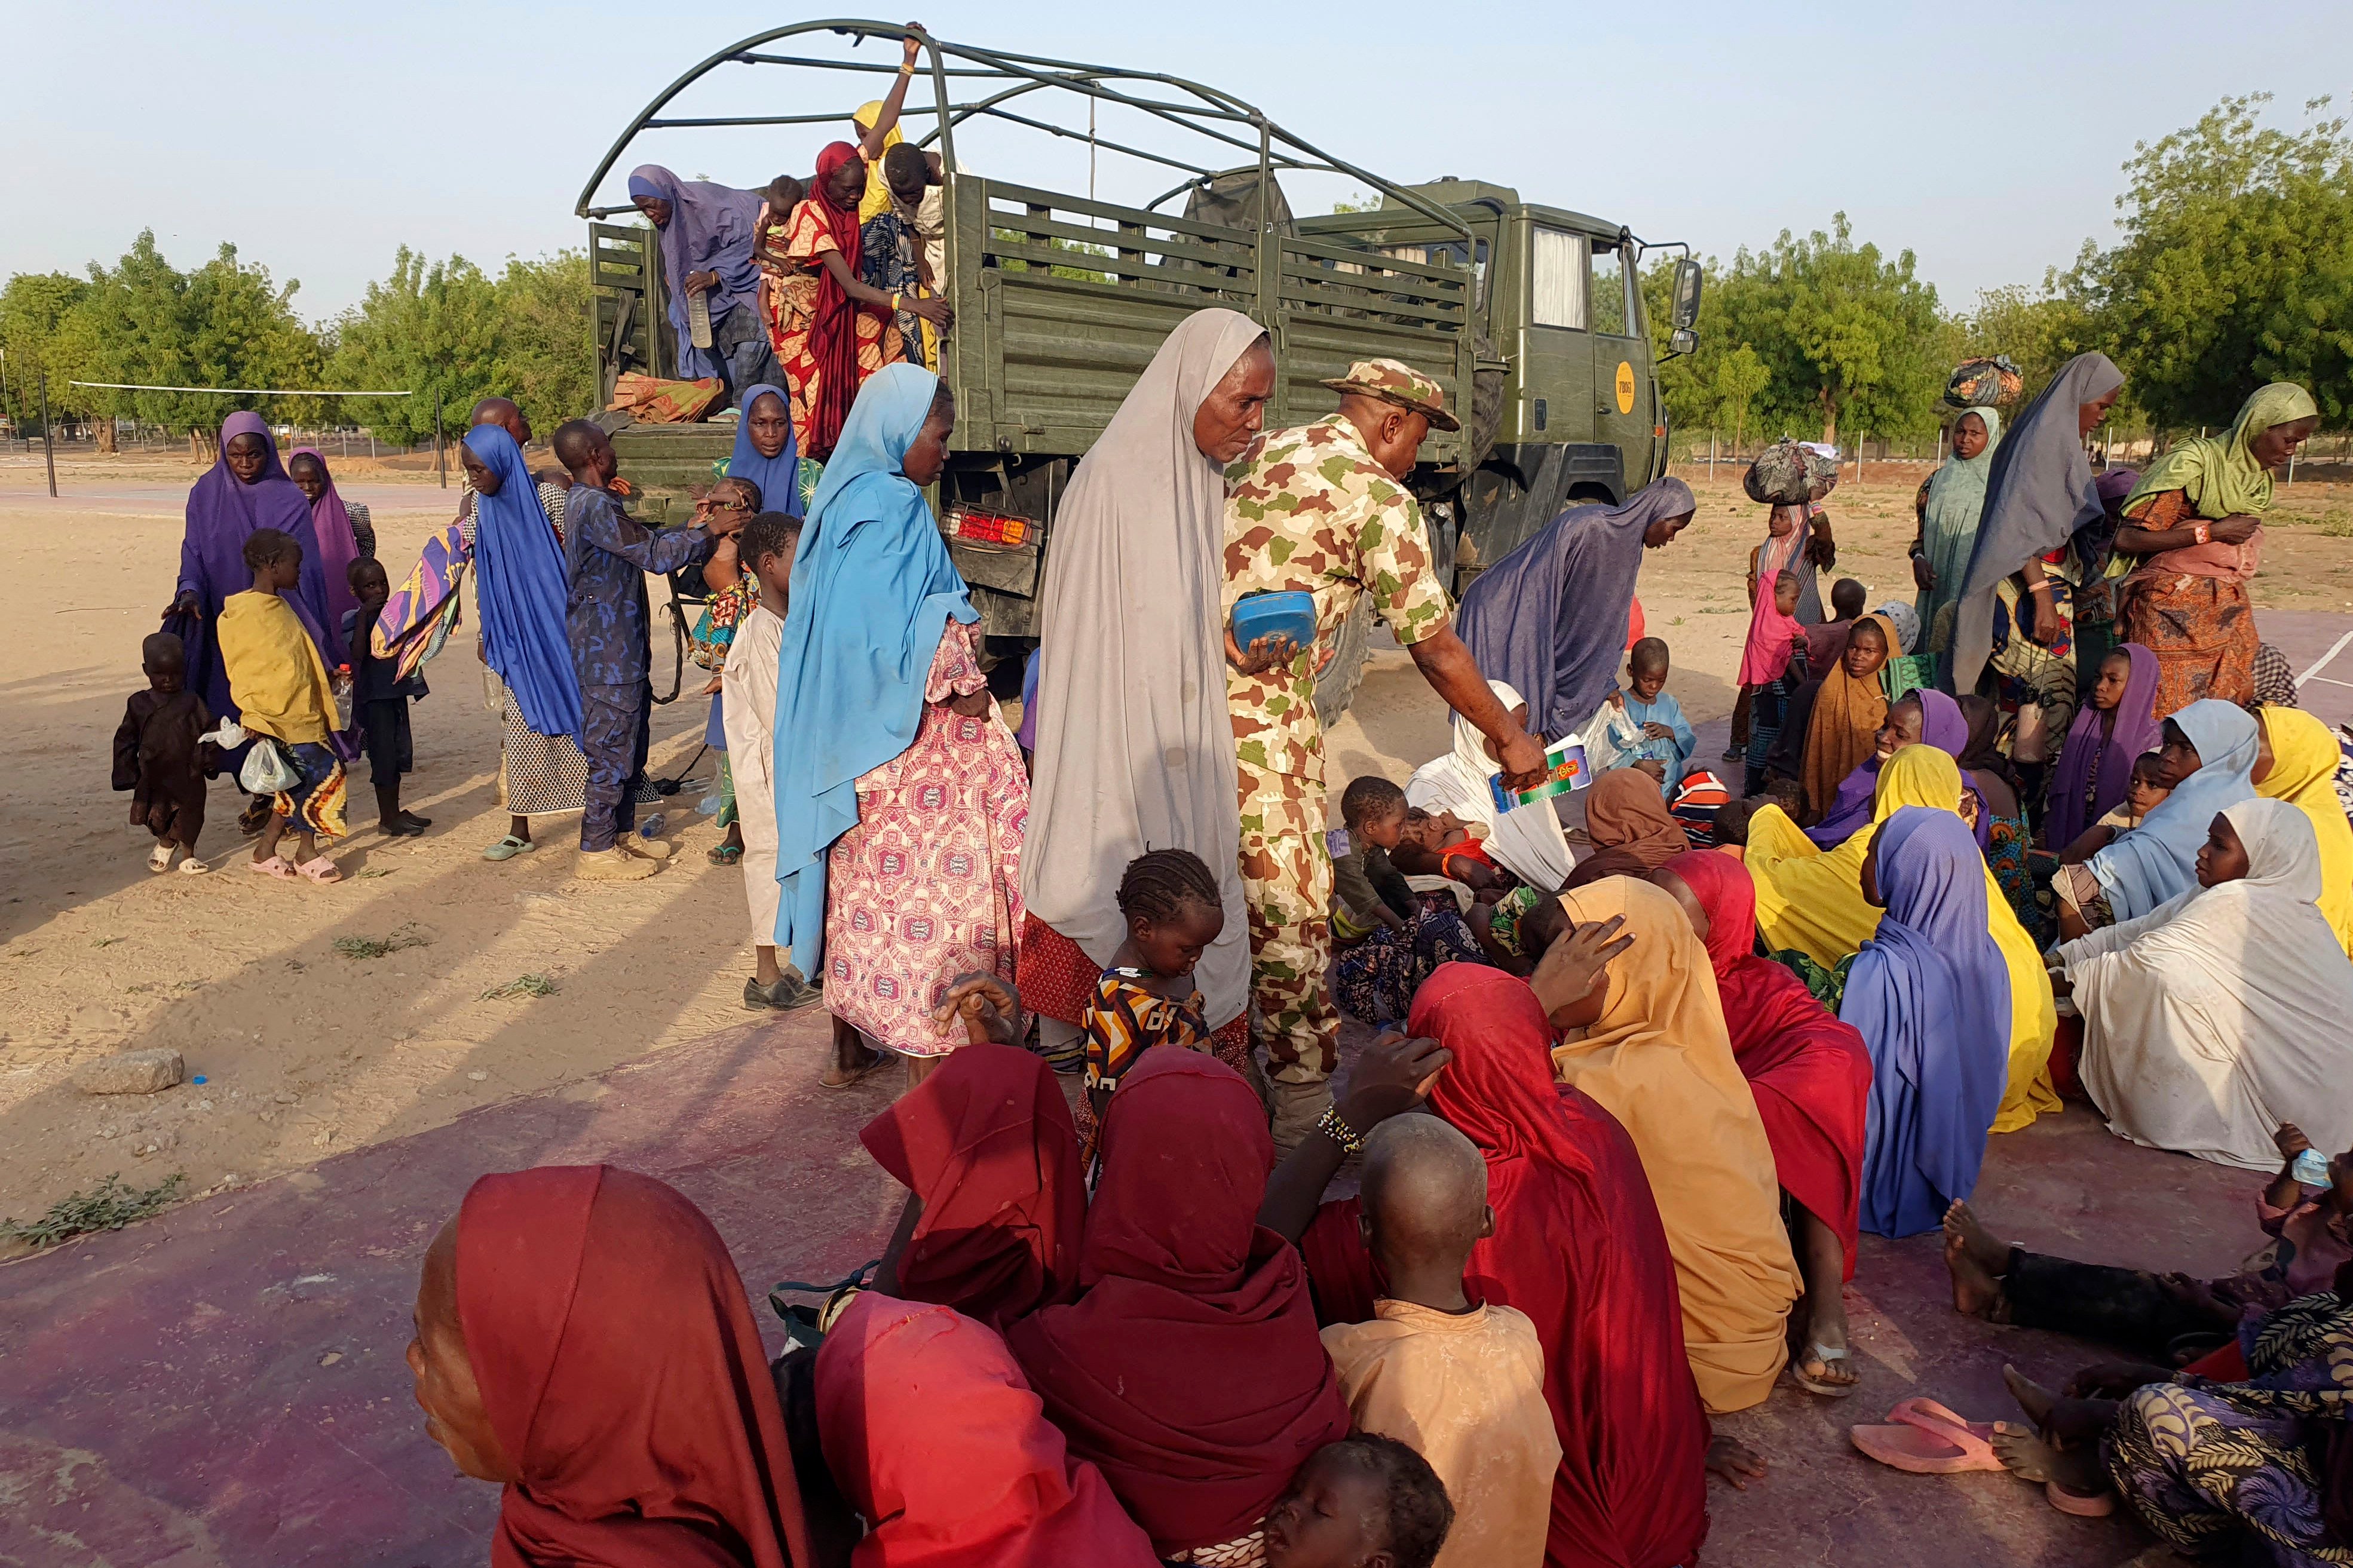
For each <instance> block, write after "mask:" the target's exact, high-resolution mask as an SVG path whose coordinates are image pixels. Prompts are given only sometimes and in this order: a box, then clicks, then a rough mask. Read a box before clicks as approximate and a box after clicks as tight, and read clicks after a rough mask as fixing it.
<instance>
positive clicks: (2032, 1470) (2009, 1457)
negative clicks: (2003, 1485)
mask: <svg viewBox="0 0 2353 1568" xmlns="http://www.w3.org/2000/svg"><path fill="white" fill-rule="evenodd" d="M1991 1441H1992V1447H1993V1455H1994V1458H1997V1459H2000V1461H2001V1462H2002V1467H2003V1468H2005V1469H2007V1470H2009V1471H2010V1474H2011V1475H2013V1476H2016V1477H2017V1478H2018V1479H2020V1480H2021V1481H2037V1482H2047V1481H2056V1482H2057V1483H2059V1485H2060V1486H2061V1487H2062V1488H2063V1489H2065V1490H2067V1491H2071V1492H2073V1493H2075V1494H2076V1495H2077V1496H2079V1497H2095V1496H2097V1495H2098V1494H2100V1493H2102V1492H2105V1491H2106V1490H2107V1489H2108V1472H2107V1470H2106V1468H2105V1467H2104V1466H2102V1465H2101V1463H2100V1452H2099V1450H2098V1449H2097V1448H2095V1447H2080V1448H2058V1447H2052V1445H2050V1444H2048V1443H2046V1442H2044V1441H2043V1440H2042V1438H2040V1437H2038V1436H2035V1435H2034V1434H2033V1433H2031V1432H2030V1431H2027V1430H2026V1429H2025V1428H2023V1427H2021V1426H2012V1425H2011V1424H2010V1422H2007V1421H1997V1422H1995V1423H1994V1428H1993V1437H1992V1440H1991Z"/></svg>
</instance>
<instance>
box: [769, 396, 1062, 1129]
mask: <svg viewBox="0 0 2353 1568" xmlns="http://www.w3.org/2000/svg"><path fill="white" fill-rule="evenodd" d="M954 426H955V403H954V401H953V400H952V399H951V398H950V397H949V395H948V393H947V388H946V387H945V386H944V385H942V384H941V383H940V380H939V378H938V377H937V376H935V375H934V374H931V373H930V372H929V371H926V370H923V369H920V368H918V367H917V366H914V365H911V364H903V363H902V364H892V365H885V366H884V367H883V368H882V369H881V370H880V371H878V372H876V373H875V374H873V375H872V376H871V377H870V378H868V380H867V383H866V384H865V385H864V386H863V387H862V388H860V391H859V394H858V401H857V403H856V405H854V406H852V407H851V409H850V411H849V418H848V419H847V420H846V421H845V422H844V423H843V426H842V431H841V437H840V439H839V441H838V442H837V443H836V445H835V447H834V449H833V456H832V457H831V458H828V460H827V462H826V465H825V478H824V479H823V481H822V482H821V483H819V484H818V489H817V494H816V496H815V497H814V498H813V499H812V500H811V502H810V505H809V512H808V525H807V527H806V528H804V529H803V530H802V531H801V542H800V548H799V551H798V552H797V554H796V556H795V558H794V561H793V584H792V603H791V605H790V607H789V609H788V610H787V611H786V616H785V631H784V645H783V647H782V649H781V650H780V652H779V654H778V657H777V679H776V838H777V845H776V880H777V881H778V883H779V884H781V887H782V895H781V898H780V900H779V904H778V910H777V915H776V946H777V947H778V948H779V949H791V950H792V956H793V958H794V960H795V962H796V963H798V964H799V965H800V966H801V967H802V968H803V969H805V970H806V971H807V973H810V974H811V975H815V974H818V973H822V974H823V975H824V990H825V1000H826V1005H827V1007H828V1009H830V1010H831V1012H832V1013H833V1016H834V1059H833V1062H832V1064H831V1066H830V1067H829V1068H828V1070H827V1073H826V1076H825V1079H823V1081H824V1082H825V1083H826V1084H827V1085H828V1087H839V1086H840V1085H842V1084H846V1083H849V1082H852V1081H855V1079H858V1078H860V1077H862V1076H863V1075H864V1074H865V1073H866V1072H868V1071H871V1069H872V1068H875V1067H877V1066H879V1065H881V1062H883V1061H884V1060H887V1059H888V1058H885V1057H880V1056H877V1055H875V1054H874V1053H872V1052H871V1051H870V1050H869V1049H868V1048H867V1047H866V1045H865V1044H864V1043H863V1042H861V1040H860V1036H863V1037H865V1039H866V1040H868V1041H871V1042H873V1043H874V1044H878V1045H881V1046H883V1047H887V1048H888V1049H889V1050H890V1051H891V1052H893V1053H896V1054H897V1055H900V1056H902V1057H905V1058H908V1064H909V1071H908V1076H909V1079H910V1081H911V1083H913V1082H914V1081H920V1079H921V1078H922V1076H923V1071H924V1070H926V1069H925V1068H924V1064H925V1063H927V1062H929V1061H932V1060H934V1059H936V1058H939V1057H942V1056H944V1055H946V1054H947V1053H948V1052H949V1051H950V1050H952V1049H954V1048H955V1045H956V1044H958V1043H961V1042H960V1040H958V1041H952V1040H950V1039H949V1038H948V1037H945V1036H944V1035H943V1034H942V1033H940V1031H939V1029H938V1028H937V1026H935V1025H934V1022H933V1018H932V1010H933V1009H934V1007H936V1006H937V1005H939V1003H940V1002H941V1000H942V998H943V997H944V995H945V994H946V992H947V988H948V984H949V983H950V982H951V981H953V980H955V978H956V977H957V976H958V975H960V974H964V973H971V972H977V973H985V974H996V975H997V976H999V977H1000V978H1002V979H1004V980H1006V981H1008V983H1009V982H1010V981H1011V980H1012V978H1013V959H1014V942H1015V933H1016V932H1017V931H1019V929H1020V926H1021V874H1020V859H1021V838H1022V831H1023V828H1024V826H1025V825H1026V823H1027V821H1028V818H1029V783H1028V779H1027V775H1026V774H1025V773H1023V771H1022V767H1021V753H1020V751H1019V749H1018V747H1017V746H1016V745H1015V744H1014V740H1013V732H1012V731H1010V730H1008V729H1007V728H1006V726H1005V722H1004V721H1003V720H1002V719H1000V718H999V717H998V716H997V704H996V702H995V700H993V699H992V698H991V697H990V696H989V692H988V682H987V678H986V677H985V676H984V675H983V674H982V671H981V662H980V637H979V630H978V622H979V618H980V617H979V616H978V614H977V613H976V612H975V611H974V609H973V607H972V603H971V600H970V599H969V597H968V596H967V595H966V594H965V584H964V579H963V578H962V577H961V576H959V575H957V574H956V569H955V564H954V563H952V562H951V561H950V560H949V559H948V552H947V545H946V542H945V541H944V540H943V539H942V538H941V536H940V531H939V524H938V523H937V522H936V521H934V518H933V515H932V509H931V507H930V505H929V504H928V503H927V502H926V501H925V500H924V499H923V489H924V488H926V487H928V486H929V485H931V484H933V483H934V482H935V481H936V480H937V479H938V478H939V475H940V470H941V468H943V467H944V464H945V461H946V455H947V439H948V433H949V431H950V430H951V429H952V428H953V427H954ZM820 964H822V969H820Z"/></svg>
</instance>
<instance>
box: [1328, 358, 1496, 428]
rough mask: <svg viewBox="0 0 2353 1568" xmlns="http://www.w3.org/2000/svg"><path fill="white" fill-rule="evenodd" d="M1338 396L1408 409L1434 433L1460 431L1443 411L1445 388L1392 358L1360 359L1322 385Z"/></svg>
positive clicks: (1460, 422)
mask: <svg viewBox="0 0 2353 1568" xmlns="http://www.w3.org/2000/svg"><path fill="white" fill-rule="evenodd" d="M1324 385H1325V386H1328V387H1330V388H1331V389H1332V390H1333V391H1335V392H1337V393H1342V394H1346V393H1352V392H1353V393H1357V394H1360V395H1363V396H1366V397H1377V398H1379V399H1380V400H1381V401H1382V402H1384V403H1394V404H1396V405H1398V407H1399V408H1405V409H1410V410H1411V411H1412V412H1414V413H1416V414H1419V415H1420V416H1422V417H1423V418H1425V419H1427V420H1429V421H1430V428H1432V429H1434V430H1460V429H1461V428H1462V421H1461V420H1460V419H1457V418H1456V417H1454V416H1453V415H1451V414H1449V413H1448V412H1447V411H1446V389H1445V388H1444V387H1441V386H1440V385H1439V384H1438V383H1436V382H1434V381H1432V380H1430V377H1428V376H1426V375H1424V374H1421V372H1419V371H1418V370H1416V369H1414V368H1413V367H1412V366H1411V365H1409V364H1400V363H1398V362H1397V361H1396V360H1393V359H1360V360H1358V361H1357V362H1356V363H1354V364H1352V365H1350V366H1349V367H1348V374H1345V375H1342V376H1335V377H1334V378H1333V379H1331V380H1330V381H1327V382H1325V383H1324Z"/></svg>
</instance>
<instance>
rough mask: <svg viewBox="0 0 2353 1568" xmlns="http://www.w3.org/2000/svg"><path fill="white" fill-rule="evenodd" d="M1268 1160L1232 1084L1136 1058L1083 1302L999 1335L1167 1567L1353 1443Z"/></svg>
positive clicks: (1110, 1124)
mask: <svg viewBox="0 0 2353 1568" xmlns="http://www.w3.org/2000/svg"><path fill="white" fill-rule="evenodd" d="M1273 1163H1274V1145H1273V1142H1272V1141H1271V1139H1270V1138H1269V1136H1268V1134H1267V1126H1266V1112H1265V1110H1264V1109H1263V1108H1262V1107H1261V1104H1260V1102H1259V1098H1258V1096H1257V1095H1256V1094H1255V1093H1254V1092H1252V1090H1251V1089H1250V1086H1249V1085H1248V1084H1246V1083H1244V1082H1243V1081H1242V1079H1241V1076H1240V1074H1239V1073H1237V1072H1235V1071H1234V1070H1233V1068H1229V1067H1227V1066H1226V1065H1225V1064H1224V1063H1222V1062H1219V1060H1217V1059H1216V1058H1213V1057H1208V1056H1203V1055H1201V1054H1199V1053H1198V1052H1194V1051H1180V1050H1154V1051H1147V1052H1145V1055H1144V1058H1143V1061H1142V1062H1141V1064H1140V1065H1139V1066H1137V1067H1136V1068H1134V1070H1133V1071H1131V1072H1130V1073H1129V1074H1128V1075H1127V1076H1126V1077H1125V1078H1124V1079H1122V1080H1121V1082H1120V1086H1119V1092H1118V1093H1117V1094H1114V1095H1113V1096H1112V1099H1111V1107H1110V1110H1109V1111H1108V1112H1107V1113H1106V1114H1105V1116H1104V1118H1103V1175H1102V1177H1101V1179H1100V1180H1099V1182H1098V1183H1097V1184H1096V1187H1095V1194H1094V1202H1093V1204H1092V1205H1091V1206H1090V1207H1089V1209H1088V1210H1087V1217H1086V1227H1085V1232H1084V1235H1083V1236H1082V1239H1081V1241H1080V1244H1079V1285H1080V1289H1081V1294H1080V1296H1079V1298H1078V1300H1076V1301H1074V1302H1072V1303H1071V1304H1070V1305H1068V1306H1051V1307H1046V1308H1044V1309H1042V1310H1039V1311H1037V1312H1035V1313H1032V1314H1031V1315H1030V1316H1029V1317H1027V1318H1025V1319H1023V1320H1021V1321H1019V1322H1017V1323H1015V1324H1014V1325H1013V1326H1012V1327H1011V1328H1010V1329H1009V1330H1008V1331H1007V1333H1006V1342H1007V1343H1008V1345H1009V1346H1010V1347H1011V1349H1012V1351H1013V1353H1014V1356H1015V1357H1016V1358H1017V1359H1018V1361H1019V1362H1020V1363H1021V1367H1022V1370H1023V1371H1024V1372H1025V1373H1027V1374H1028V1375H1029V1383H1030V1385H1031V1386H1032V1387H1033V1388H1035V1389H1036V1390H1037V1391H1038V1394H1039V1397H1040V1398H1041V1399H1042V1400H1043V1401H1044V1402H1045V1407H1046V1414H1047V1415H1048V1416H1049V1417H1050V1419H1051V1420H1052V1421H1053V1422H1054V1424H1055V1425H1056V1426H1060V1428H1061V1429H1062V1430H1063V1432H1064V1433H1066V1434H1067V1435H1068V1436H1069V1437H1070V1447H1071V1454H1072V1455H1074V1456H1075V1457H1077V1458H1082V1459H1087V1460H1091V1461H1092V1462H1093V1463H1094V1464H1095V1465H1096V1466H1097V1467H1098V1468H1101V1469H1102V1471H1103V1477H1104V1479H1106V1480H1108V1481H1109V1482H1110V1483H1111V1489H1112V1492H1113V1495H1114V1496H1116V1497H1117V1498H1118V1499H1119V1500H1120V1501H1121V1503H1123V1504H1124V1505H1125V1507H1126V1509H1127V1511H1128V1512H1129V1513H1130V1514H1131V1515H1132V1516H1134V1520H1135V1521H1136V1522H1137V1523H1138V1524H1140V1525H1142V1526H1143V1527H1144V1529H1145V1533H1146V1534H1148V1535H1150V1536H1151V1538H1152V1543H1153V1547H1154V1550H1155V1551H1156V1552H1158V1553H1159V1554H1160V1555H1161V1556H1162V1557H1164V1558H1180V1559H1181V1556H1182V1554H1184V1553H1187V1552H1193V1551H1195V1550H1197V1549H1199V1548H1203V1547H1210V1546H1218V1545H1223V1544H1225V1543H1227V1542H1237V1541H1240V1540H1243V1539H1245V1538H1247V1537H1249V1536H1250V1535H1251V1534H1253V1533H1254V1532H1255V1531H1257V1530H1258V1528H1259V1523H1260V1521H1261V1520H1263V1519H1264V1518H1265V1517H1266V1511H1267V1510H1268V1509H1269V1508H1270V1507H1271V1506H1272V1505H1273V1504H1274V1502H1275V1500H1277V1499H1279V1498H1280V1497H1282V1494H1283V1492H1284V1490H1285V1489H1287V1488H1288V1487H1289V1486H1290V1484H1291V1478H1292V1475H1293V1472H1294V1471H1296V1470H1297V1469H1298V1468H1299V1467H1300V1465H1301V1464H1303V1462H1304V1461H1305V1460H1306V1458H1307V1457H1308V1456H1309V1455H1311V1454H1313V1453H1314V1452H1315V1450H1316V1449H1318V1448H1320V1447H1323V1446H1324V1444H1326V1443H1330V1442H1334V1441H1336V1440H1337V1439H1339V1438H1341V1437H1344V1436H1347V1433H1348V1406H1347V1403H1346V1401H1345V1400H1344V1399H1342V1398H1341V1396H1340V1385H1339V1382H1338V1379H1337V1378H1336V1377H1335V1375H1334V1373H1333V1371H1332V1362H1331V1358H1330V1357H1328V1356H1326V1355H1325V1354H1324V1345H1323V1342H1322V1341H1321V1340H1319V1339H1318V1338H1317V1337H1316V1330H1315V1312H1314V1306H1313V1305H1312V1303H1311V1302H1310V1301H1309V1299H1308V1294H1307V1279H1306V1275H1305V1272H1304V1271H1303V1269H1302V1268H1301V1267H1300V1262H1299V1254H1298V1253H1297V1252H1295V1251H1294V1250H1293V1248H1292V1247H1291V1244H1290V1243H1289V1242H1287V1241H1285V1240H1283V1239H1282V1237H1279V1236H1277V1235H1276V1234H1275V1233H1274V1232H1272V1231H1271V1230H1268V1229H1266V1228H1265V1227H1264V1226H1261V1225H1260V1224H1259V1223H1258V1211H1259V1204H1260V1201H1261V1198H1262V1197H1263V1195H1264V1194H1265V1190H1266V1178H1267V1173H1268V1171H1269V1170H1270V1169H1271V1167H1272V1165H1273ZM1638 1185H1639V1183H1638ZM1648 1190H1649V1189H1648V1188H1647V1187H1645V1188H1643V1191H1644V1192H1645V1194H1647V1193H1648ZM1669 1315H1670V1317H1672V1313H1670V1314H1669ZM1677 1348H1678V1352H1680V1348H1681V1347H1680V1345H1678V1347H1677ZM1686 1382H1687V1383H1688V1374H1686ZM1694 1409H1696V1405H1694Z"/></svg>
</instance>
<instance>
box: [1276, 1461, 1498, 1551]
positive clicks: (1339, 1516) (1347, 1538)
mask: <svg viewBox="0 0 2353 1568" xmlns="http://www.w3.org/2000/svg"><path fill="white" fill-rule="evenodd" d="M1453 1524H1454V1505H1453V1503H1452V1502H1451V1500H1448V1498H1447V1495H1446V1488H1445V1486H1444V1485H1443V1484H1442V1483H1441V1482H1440V1480H1439V1479H1438V1476H1437V1473H1436V1472H1435V1471H1433V1470H1432V1469H1431V1468H1430V1463H1429V1461H1428V1460H1426V1459H1424V1458H1422V1457H1421V1456H1420V1455H1419V1454H1417V1453H1415V1452H1414V1451H1413V1450H1412V1449H1411V1448H1409V1447H1407V1446H1406V1445H1405V1444H1403V1443H1400V1442H1398V1440H1397V1439H1396V1438H1394V1437H1381V1436H1375V1435H1373V1434H1372V1433H1369V1432H1356V1433H1351V1434H1350V1435H1349V1436H1345V1437H1343V1438H1341V1439H1340V1440H1339V1441H1338V1442H1336V1443H1327V1444H1325V1445H1324V1447H1321V1448H1318V1449H1316V1450H1315V1452H1314V1453H1313V1454H1310V1455H1309V1456H1308V1457H1307V1462H1306V1463H1305V1464H1303V1465H1302V1466H1300V1467H1299V1471H1298V1473H1297V1474H1296V1475H1294V1476H1293V1477H1292V1479H1291V1489H1290V1490H1288V1491H1286V1492H1284V1493H1283V1494H1282V1496H1281V1497H1279V1498H1277V1499H1276V1500H1275V1502H1274V1506H1273V1507H1272V1508H1271V1509H1269V1510H1267V1514H1266V1525H1265V1531H1266V1534H1265V1556H1264V1558H1263V1559H1262V1561H1263V1562H1264V1563H1265V1564H1266V1568H1370V1565H1371V1564H1373V1563H1387V1564H1388V1565H1389V1568H1430V1564H1431V1563H1435V1562H1436V1561H1438V1552H1439V1549H1440V1547H1442V1546H1443V1545H1445V1543H1446V1537H1447V1532H1448V1531H1450V1530H1451V1528H1452V1527H1453Z"/></svg>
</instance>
